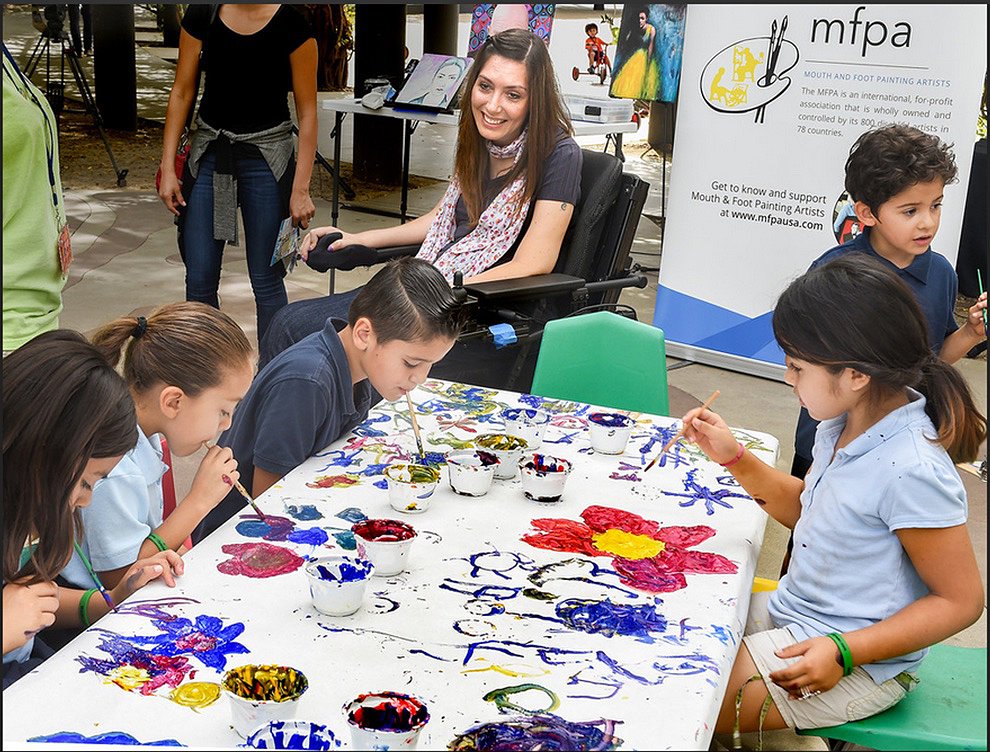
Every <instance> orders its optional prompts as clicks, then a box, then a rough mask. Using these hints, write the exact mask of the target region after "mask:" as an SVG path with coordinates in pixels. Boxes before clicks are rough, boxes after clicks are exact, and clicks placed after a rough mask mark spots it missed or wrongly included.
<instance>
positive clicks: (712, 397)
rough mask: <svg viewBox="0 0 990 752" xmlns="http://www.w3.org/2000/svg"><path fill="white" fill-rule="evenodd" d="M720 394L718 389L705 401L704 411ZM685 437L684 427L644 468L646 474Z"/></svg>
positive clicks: (702, 407)
mask: <svg viewBox="0 0 990 752" xmlns="http://www.w3.org/2000/svg"><path fill="white" fill-rule="evenodd" d="M719 394H721V392H719V390H718V389H716V390H715V391H714V392H712V396H711V397H709V398H708V399H707V400H705V402H704V404H703V405H702V406H701V409H702V410H707V409H708V408H709V407H711V404H712V402H714V401H715V398H716V397H718V395H719ZM683 435H684V426H683V425H682V426H681V430H680V431H678V432H677V433H675V434H674V437H673V438H672V439H671V440H670V441H668V442H667V443H666V444H664V445H663V449H661V450H660V453H659V454H658V455H657V456H656V457H654V458H653V459H652V460H650V464H649V465H647V466H646V467H644V468H643V472H644V473H645V472H646V471H647V470H649V469H650V468H651V467H653V466H654V465H655V464H657V460H659V459H660V458H661V457H663V456H664V455H665V454H666V453H667V452H669V451H670V448H671V447H672V446H674V444H676V443H677V441H678V439H680V438H681V437H682V436H683Z"/></svg>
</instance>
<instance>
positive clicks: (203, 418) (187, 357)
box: [62, 302, 254, 585]
mask: <svg viewBox="0 0 990 752" xmlns="http://www.w3.org/2000/svg"><path fill="white" fill-rule="evenodd" d="M92 339H93V344H95V345H96V347H97V348H98V349H99V350H100V351H101V352H102V353H103V355H104V357H106V358H107V360H108V361H109V362H110V363H111V364H112V365H116V364H117V362H118V360H120V358H121V352H122V351H123V361H124V362H123V374H124V379H125V380H126V381H127V385H128V387H129V389H130V394H131V397H133V399H134V404H135V407H136V410H137V427H138V432H137V445H136V446H135V447H134V448H133V449H132V450H131V451H129V452H128V453H127V454H126V455H125V456H124V458H123V459H122V460H121V462H120V464H118V465H117V467H115V468H114V470H113V471H112V472H111V473H110V474H109V476H108V477H107V478H106V480H104V481H103V482H102V483H100V486H99V487H98V488H97V489H95V491H94V504H93V506H92V507H90V508H89V509H87V510H86V511H84V512H83V523H84V526H85V527H84V529H85V541H84V544H85V545H84V552H83V554H84V555H85V556H88V557H89V560H90V561H89V563H90V564H91V565H92V567H93V569H95V570H96V571H97V573H98V574H99V575H100V577H102V578H103V579H104V581H105V582H106V583H107V584H108V585H112V584H114V583H116V582H118V581H119V579H120V577H121V576H122V575H123V573H124V572H125V571H126V569H127V567H128V566H130V564H131V563H132V562H134V561H136V560H137V559H140V558H142V557H144V556H148V555H150V554H153V553H154V552H156V551H167V550H169V549H171V550H173V551H179V552H180V553H181V552H182V551H183V550H184V549H183V544H184V542H185V541H186V539H187V538H188V537H189V534H190V533H191V532H192V531H193V529H194V528H195V527H196V525H198V524H199V522H200V520H202V519H203V517H205V516H206V514H207V513H208V512H209V511H210V510H211V509H213V507H214V506H215V505H216V504H217V503H218V502H219V501H220V500H221V499H223V497H224V496H226V495H227V492H228V491H229V490H230V488H231V483H232V482H233V481H236V480H237V479H238V473H237V462H236V460H235V459H234V458H233V456H232V454H231V451H230V450H229V449H226V448H223V447H216V446H213V447H210V448H209V449H208V450H207V452H206V454H205V456H204V457H203V459H202V461H201V462H200V466H199V469H198V470H197V472H196V476H195V477H194V479H193V482H192V486H191V488H190V489H189V493H188V494H187V495H186V496H185V498H183V499H181V500H180V501H179V503H178V504H177V505H176V507H175V510H174V511H173V512H172V513H171V514H170V515H168V517H167V518H165V514H164V497H163V491H162V476H163V475H164V474H165V472H166V471H167V470H168V466H167V465H166V464H165V462H164V461H163V454H164V452H163V449H162V438H164V439H166V440H167V443H168V448H169V452H170V454H171V455H174V456H176V457H186V456H189V455H191V454H194V453H196V452H197V451H199V450H201V449H202V448H203V447H204V446H209V443H210V442H212V441H213V440H215V439H216V437H217V436H218V435H219V434H220V433H221V432H222V431H223V430H225V429H226V428H227V427H229V426H230V421H231V415H232V414H233V411H234V407H235V405H237V403H238V402H239V401H240V399H241V397H243V396H244V393H245V392H246V391H247V390H248V387H249V386H250V384H251V379H252V377H253V375H254V352H253V349H252V347H251V344H250V343H249V342H248V339H247V337H246V336H245V335H244V332H243V330H242V329H241V328H240V326H238V324H237V323H236V322H235V321H234V320H233V319H232V318H230V316H228V315H227V314H225V313H223V312H221V311H219V310H217V309H215V308H212V307H210V306H208V305H206V304H204V303H196V302H181V303H169V304H167V305H163V306H160V307H158V308H156V309H155V310H154V311H152V312H151V313H150V314H149V315H148V316H147V317H144V316H136V317H135V316H123V317H121V318H118V319H115V320H114V321H111V322H109V323H108V324H106V325H104V326H103V327H101V328H100V329H99V330H98V331H97V332H96V334H94V335H93V338H92ZM85 565H86V562H85V561H84V560H83V559H82V556H80V555H77V556H75V557H74V558H73V561H72V562H71V563H70V565H69V567H68V568H66V569H65V571H63V572H62V577H63V578H64V579H65V580H67V581H69V582H72V583H76V582H79V581H80V580H83V579H84V578H85V577H86V569H87V567H86V566H85Z"/></svg>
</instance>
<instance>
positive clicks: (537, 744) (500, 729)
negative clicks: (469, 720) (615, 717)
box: [447, 713, 622, 752]
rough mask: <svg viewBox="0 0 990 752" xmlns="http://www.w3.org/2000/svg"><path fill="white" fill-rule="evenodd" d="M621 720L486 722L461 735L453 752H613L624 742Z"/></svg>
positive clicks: (549, 717) (549, 718)
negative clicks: (538, 751) (528, 751)
mask: <svg viewBox="0 0 990 752" xmlns="http://www.w3.org/2000/svg"><path fill="white" fill-rule="evenodd" d="M616 723H619V721H612V720H608V719H603V720H601V721H586V722H583V723H581V722H576V721H566V720H564V719H563V718H560V717H559V716H556V715H551V714H550V713H541V714H538V715H530V716H520V717H517V718H513V719H512V720H506V721H496V722H493V723H482V724H480V725H478V726H474V727H473V728H470V729H468V730H467V731H465V732H464V733H463V734H458V735H457V736H456V737H455V738H454V740H453V741H451V742H450V743H449V744H448V745H447V749H449V750H455V751H457V750H485V751H486V752H515V750H524V749H541V750H571V749H584V750H596V751H597V750H613V749H616V748H617V747H618V746H619V745H620V744H622V740H621V739H619V738H618V737H617V736H615V734H614V730H615V724H616Z"/></svg>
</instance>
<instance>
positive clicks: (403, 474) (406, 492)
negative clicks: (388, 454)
mask: <svg viewBox="0 0 990 752" xmlns="http://www.w3.org/2000/svg"><path fill="white" fill-rule="evenodd" d="M385 478H386V479H387V480H388V503H389V504H391V505H392V509H394V510H395V511H396V512H406V513H408V514H418V513H419V512H425V511H426V510H427V509H429V508H430V504H431V502H432V497H433V492H434V491H435V490H436V488H437V481H439V480H440V471H439V470H437V469H436V468H435V467H429V466H427V465H407V464H401V463H400V464H395V465H389V466H388V467H387V468H385Z"/></svg>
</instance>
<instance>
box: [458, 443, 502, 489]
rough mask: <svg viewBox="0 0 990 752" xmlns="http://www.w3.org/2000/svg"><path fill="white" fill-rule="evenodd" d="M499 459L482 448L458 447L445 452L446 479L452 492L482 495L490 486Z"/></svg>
mask: <svg viewBox="0 0 990 752" xmlns="http://www.w3.org/2000/svg"><path fill="white" fill-rule="evenodd" d="M498 465H499V459H498V457H496V456H495V455H494V454H493V453H491V452H486V451H485V450H484V449H459V450H457V451H456V452H450V453H449V454H447V480H448V482H449V483H450V488H451V489H452V490H453V492H454V493H456V494H460V495H461V496H484V495H485V494H486V493H488V491H489V489H490V488H491V487H492V479H493V478H494V477H495V470H496V468H497V467H498Z"/></svg>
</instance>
